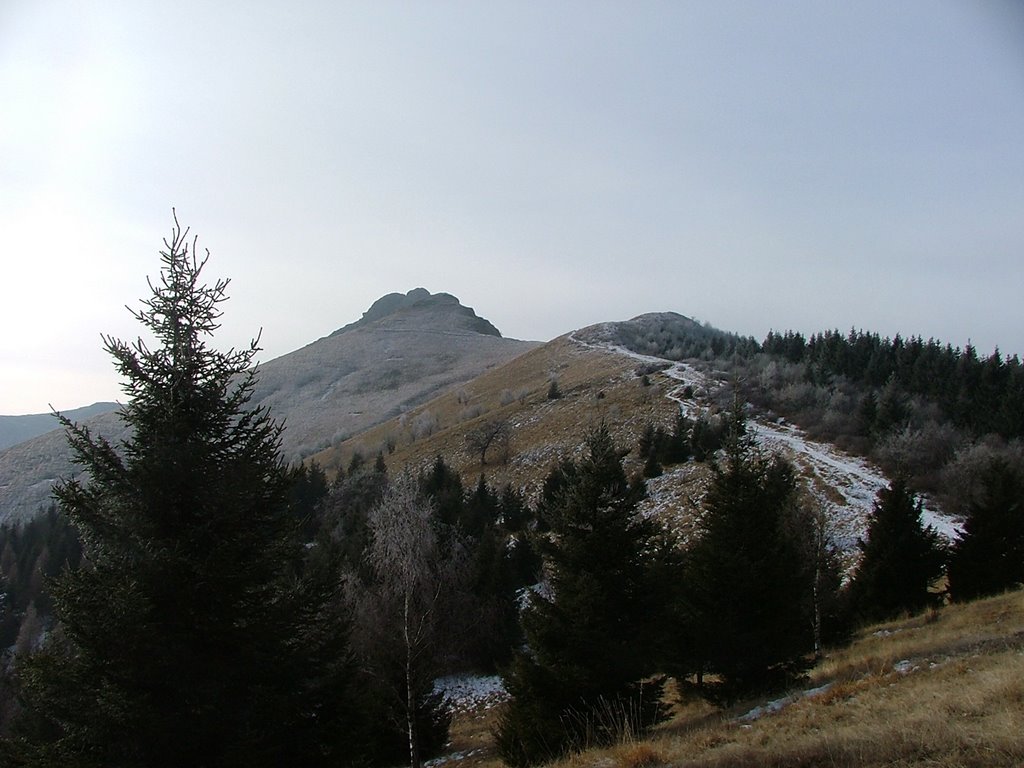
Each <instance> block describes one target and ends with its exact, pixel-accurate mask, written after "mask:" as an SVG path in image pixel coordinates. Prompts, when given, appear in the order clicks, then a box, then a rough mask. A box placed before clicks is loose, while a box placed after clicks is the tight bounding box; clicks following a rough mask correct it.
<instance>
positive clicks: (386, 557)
mask: <svg viewBox="0 0 1024 768" xmlns="http://www.w3.org/2000/svg"><path fill="white" fill-rule="evenodd" d="M441 528H442V526H441V525H440V523H439V521H438V520H437V516H436V514H435V508H434V505H433V504H432V503H431V502H430V501H429V500H428V499H426V498H425V497H424V496H423V495H422V494H421V493H420V489H419V483H418V482H417V480H416V479H415V478H414V477H412V476H411V475H400V476H399V477H398V478H396V479H395V480H394V481H393V482H392V483H391V484H390V486H389V487H388V488H387V490H386V491H385V493H384V496H383V498H382V499H381V501H380V503H378V504H377V505H376V506H375V507H374V508H373V509H372V510H371V511H370V514H369V517H368V533H369V540H368V543H367V546H366V549H365V552H364V555H363V558H364V566H365V567H364V569H363V570H364V573H363V575H362V576H359V575H356V574H352V575H351V576H350V577H349V578H348V582H347V591H348V596H349V601H350V604H351V605H352V606H353V609H354V613H355V627H354V632H353V644H354V648H355V651H356V653H357V656H358V657H359V660H360V662H361V665H362V667H363V670H364V672H365V673H366V675H367V677H368V679H369V680H370V681H371V683H372V685H373V686H374V687H375V688H377V689H378V690H380V691H381V692H382V693H383V695H384V696H385V697H386V700H385V701H384V704H383V712H384V713H385V714H384V716H385V717H388V716H393V713H401V716H400V721H401V726H402V729H403V730H404V732H405V738H406V745H407V748H408V752H407V757H408V762H409V765H410V766H411V768H419V766H420V765H421V763H422V758H423V757H424V755H425V754H426V755H427V756H429V754H430V753H431V752H432V751H433V750H436V749H437V748H438V747H440V746H442V745H443V744H444V742H445V740H446V738H447V734H448V724H449V721H450V719H451V718H450V715H449V714H448V712H447V710H446V705H445V702H444V701H442V700H441V697H440V696H438V695H435V694H434V693H433V682H434V679H435V677H436V676H437V675H438V674H439V673H440V671H441V670H442V668H443V667H442V665H443V661H444V659H445V656H446V653H447V652H448V651H449V650H450V648H451V643H452V630H453V627H452V623H453V616H454V615H456V614H458V613H460V612H459V611H458V610H457V608H458V605H459V602H460V601H461V600H462V598H463V595H464V591H465V590H464V585H463V580H464V578H465V574H466V561H465V555H464V551H463V549H462V546H461V542H460V541H459V540H458V538H457V537H456V536H455V535H454V533H453V532H451V531H444V530H441ZM396 725H397V722H396ZM386 756H387V749H386V748H385V749H384V750H383V752H382V753H381V757H386Z"/></svg>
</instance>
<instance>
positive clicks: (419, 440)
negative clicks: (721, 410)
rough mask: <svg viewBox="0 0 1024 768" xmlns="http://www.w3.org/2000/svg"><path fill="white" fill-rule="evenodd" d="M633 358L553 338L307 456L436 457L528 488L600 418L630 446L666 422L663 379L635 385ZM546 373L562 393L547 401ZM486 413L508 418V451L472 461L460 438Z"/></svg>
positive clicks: (323, 459) (334, 461)
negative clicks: (425, 431)
mask: <svg viewBox="0 0 1024 768" xmlns="http://www.w3.org/2000/svg"><path fill="white" fill-rule="evenodd" d="M636 365H637V364H636V361H634V360H631V359H630V358H628V357H625V356H623V355H620V354H616V353H613V352H604V351H600V350H593V349H587V348H584V347H580V346H578V345H576V344H573V343H572V342H570V341H569V340H568V339H567V338H560V339H556V340H555V341H553V342H550V343H548V344H545V345H544V346H542V347H538V348H537V349H534V350H531V351H529V352H527V353H525V354H523V355H521V356H519V357H517V358H515V359H514V360H512V361H511V362H509V363H507V364H505V365H503V366H500V367H496V368H494V369H492V370H490V371H488V372H486V373H484V374H482V375H481V376H479V377H478V378H476V379H474V380H473V381H472V382H470V383H469V384H465V385H460V386H458V387H454V388H453V390H452V391H450V392H448V393H446V394H444V395H441V396H440V397H437V398H435V399H433V400H431V401H430V402H428V403H425V404H423V405H421V406H418V407H416V408H414V409H411V410H410V411H408V412H407V413H406V414H404V415H403V416H402V417H401V418H396V419H392V420H391V421H388V422H385V423H384V424H381V425H379V426H377V427H375V428H373V429H371V430H368V431H367V432H364V433H362V434H360V435H358V436H357V437H355V438H353V439H351V440H348V441H346V442H344V443H341V444H340V445H338V446H335V447H333V448H330V449H327V450H325V451H323V452H321V453H319V454H317V455H316V456H314V457H313V458H314V459H315V460H316V461H318V462H319V463H320V465H321V466H323V467H324V468H325V469H326V470H327V471H328V474H329V475H330V474H333V473H334V472H336V471H337V468H338V467H344V466H346V465H347V463H348V462H349V461H350V459H351V457H352V455H353V454H354V453H356V452H360V453H362V454H363V455H364V456H367V457H372V456H374V455H376V453H378V452H379V451H383V453H384V455H385V460H386V461H387V464H388V468H389V470H391V471H396V470H398V471H400V470H401V469H402V468H404V467H414V468H420V467H423V466H425V465H427V464H429V463H430V462H432V461H433V460H434V459H435V458H436V457H437V456H443V457H444V459H445V461H446V462H447V463H448V464H449V465H450V466H452V467H453V468H454V469H455V470H456V471H458V472H459V473H460V474H461V475H462V476H463V479H464V480H466V481H468V482H474V481H475V478H476V477H477V476H478V475H479V474H481V473H483V474H484V475H486V477H487V479H488V482H490V483H491V485H492V486H497V487H500V486H502V485H504V484H505V483H512V485H513V486H514V487H517V488H525V489H535V488H537V487H538V486H539V485H540V483H541V482H542V481H543V479H544V477H545V476H546V474H547V472H548V471H549V470H550V468H551V467H552V466H553V465H554V464H555V463H557V461H558V460H559V459H561V458H563V457H565V456H572V455H574V454H577V453H578V452H579V450H580V447H581V446H582V443H583V435H584V431H585V429H586V428H587V427H590V426H594V425H596V424H598V423H600V422H601V421H604V422H605V423H607V424H608V426H609V429H610V430H611V432H612V436H613V437H614V438H615V439H616V441H617V442H618V443H619V444H620V445H621V446H622V447H624V448H628V447H633V446H635V444H636V441H637V438H638V437H639V435H640V432H641V430H642V429H643V427H644V425H645V424H647V423H648V422H651V423H655V424H662V425H664V426H666V427H667V428H671V425H672V419H673V416H674V408H675V406H674V405H673V404H672V402H671V401H670V400H669V399H668V398H667V397H665V392H666V389H667V387H668V386H669V385H670V384H671V383H672V382H670V381H669V380H668V379H667V377H664V376H658V375H654V376H650V377H649V378H650V381H651V385H650V386H643V385H642V384H641V380H640V377H639V376H637V375H636V371H635V368H636ZM552 378H555V379H557V381H558V388H559V390H560V392H561V394H562V396H561V397H560V398H558V399H554V400H549V399H548V396H547V395H548V389H549V387H550V383H551V380H552ZM510 393H511V395H513V396H511V397H510ZM425 413H429V414H430V415H431V417H432V419H433V421H435V422H436V428H435V429H434V431H433V433H432V434H430V435H419V436H417V435H416V434H415V433H414V430H413V428H412V427H413V425H414V424H415V423H416V422H417V419H420V417H421V415H422V414H425ZM492 419H507V420H508V421H509V423H510V424H511V425H512V436H511V445H510V451H509V456H508V460H507V461H503V460H501V459H500V458H499V456H498V452H497V451H495V452H494V455H493V457H492V455H491V454H488V462H487V464H486V465H484V466H481V464H480V459H479V455H478V454H476V453H475V452H473V451H471V450H469V449H468V448H467V445H466V435H467V434H468V433H469V432H470V431H471V430H472V429H473V428H474V427H476V426H479V425H480V424H482V423H484V422H487V421H489V420H492ZM391 446H393V450H392V449H391ZM628 468H629V469H631V470H632V469H639V465H637V466H635V467H628Z"/></svg>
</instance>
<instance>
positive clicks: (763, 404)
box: [601, 315, 1024, 515]
mask: <svg viewBox="0 0 1024 768" xmlns="http://www.w3.org/2000/svg"><path fill="white" fill-rule="evenodd" d="M601 333H603V334H604V336H603V337H602V340H605V341H612V342H614V343H618V344H622V345H624V346H626V347H627V348H629V349H631V350H633V351H635V352H639V353H642V354H650V355H655V356H659V357H663V358H665V359H671V360H679V359H689V360H694V361H696V362H697V364H703V365H706V366H711V367H713V368H714V370H715V371H717V372H718V373H720V374H725V375H726V376H727V377H728V379H729V381H730V384H729V386H728V387H727V390H728V391H727V392H725V393H724V399H725V400H726V402H724V403H723V404H722V405H723V407H728V402H727V401H728V400H730V399H731V398H732V397H734V396H735V394H736V392H737V391H738V392H739V393H741V395H742V397H743V398H744V399H746V400H748V401H749V402H751V403H754V404H755V405H757V406H758V407H760V408H762V409H765V410H768V411H771V412H774V413H776V414H778V415H781V416H785V417H786V418H788V419H790V420H791V421H793V422H795V423H797V424H799V425H800V426H801V427H802V428H803V429H804V430H806V431H807V432H808V433H809V434H810V435H811V436H812V437H814V438H817V439H822V440H828V441H830V442H833V443H835V444H837V445H839V446H840V447H842V448H844V449H846V450H849V451H852V452H854V453H858V454H861V455H864V456H868V457H870V458H871V459H873V460H874V461H876V462H877V463H878V464H879V465H880V466H882V467H883V468H884V469H885V470H886V471H887V472H889V473H890V474H893V475H895V474H903V475H906V476H907V478H908V480H909V482H910V483H911V485H913V487H915V488H917V489H919V490H921V491H924V492H927V493H929V494H932V495H933V496H934V497H936V498H937V499H938V501H939V502H940V503H941V504H942V506H943V508H944V509H945V510H946V511H947V512H949V513H951V514H959V515H964V514H966V513H967V511H968V509H969V508H970V506H971V504H973V503H975V502H977V501H979V500H980V498H981V495H982V494H983V493H984V492H985V489H984V484H983V483H982V482H981V481H980V478H982V477H983V476H985V473H986V470H987V468H988V467H989V466H991V465H992V464H993V462H1003V463H1007V464H1010V465H1012V466H1014V467H1016V468H1017V469H1018V470H1021V471H1024V367H1022V365H1021V362H1020V360H1019V358H1018V357H1017V356H1016V355H1013V356H1010V357H1004V356H1003V355H1001V354H1000V353H999V351H998V350H996V351H994V352H993V353H992V354H991V355H988V356H979V354H978V352H977V350H975V349H974V347H972V346H970V345H968V346H967V347H966V348H965V349H959V348H956V347H953V346H952V345H950V344H943V343H941V342H939V341H936V340H934V339H929V340H927V341H925V340H923V339H922V338H921V337H917V336H915V337H911V338H909V339H904V338H903V337H901V336H896V337H895V338H892V339H889V338H883V337H881V336H879V334H877V333H869V332H864V331H853V330H851V331H850V332H849V333H848V334H842V333H840V332H838V331H826V332H822V333H817V334H814V335H812V336H811V337H810V338H807V337H805V336H804V335H803V334H801V333H797V332H793V331H785V332H775V331H772V332H770V333H769V334H768V336H767V337H766V338H765V340H764V342H763V343H760V344H759V343H757V342H756V341H754V340H753V339H749V338H743V337H739V336H736V335H735V334H728V333H725V332H722V331H718V330H716V329H713V328H710V327H708V326H705V325H700V324H698V323H694V322H693V321H690V320H687V319H686V318H681V317H679V316H676V315H645V316H643V317H640V318H637V319H636V320H632V321H629V322H627V323H616V324H614V325H612V326H609V327H607V328H604V329H603V330H602V331H601Z"/></svg>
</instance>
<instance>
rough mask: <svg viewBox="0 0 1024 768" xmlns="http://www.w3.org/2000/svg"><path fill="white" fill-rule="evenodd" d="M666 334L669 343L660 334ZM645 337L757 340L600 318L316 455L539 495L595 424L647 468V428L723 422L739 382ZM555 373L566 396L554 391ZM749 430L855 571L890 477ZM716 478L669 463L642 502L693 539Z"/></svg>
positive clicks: (822, 450) (765, 418)
mask: <svg viewBox="0 0 1024 768" xmlns="http://www.w3.org/2000/svg"><path fill="white" fill-rule="evenodd" d="M662 334H663V340H664V341H665V342H666V343H664V344H663V343H661V341H659V338H658V337H659V336H660V335H662ZM645 339H647V340H650V345H651V346H654V347H655V348H656V349H657V351H658V352H660V353H661V354H662V355H666V354H672V356H675V355H676V353H677V351H678V350H679V349H682V348H683V347H686V346H688V345H690V344H691V343H692V345H693V346H692V349H693V350H694V351H695V353H696V354H697V355H698V360H699V357H700V355H702V354H703V352H702V350H705V349H711V348H712V346H715V347H717V346H719V345H722V344H724V345H725V346H726V348H731V345H736V344H743V343H746V342H745V340H743V339H742V338H740V337H737V336H734V335H731V334H727V333H724V332H721V331H716V330H714V329H709V328H707V327H705V326H702V325H700V324H697V323H694V322H693V321H692V320H689V319H687V318H684V317H683V316H682V315H676V314H674V313H655V314H650V315H642V316H640V317H637V318H633V319H632V320H628V321H623V322H618V323H615V322H612V323H600V324H598V325H594V326H589V327H587V328H583V329H580V330H578V331H575V332H573V333H571V334H567V335H565V336H561V337H559V338H557V339H555V340H553V341H551V342H548V343H547V344H544V345H542V346H540V347H537V348H536V349H533V350H531V351H529V352H527V353H526V354H523V355H520V356H519V357H516V358H515V359H513V360H511V361H509V362H508V363H506V364H505V365H503V366H501V367H498V368H495V369H493V370H490V371H487V372H485V373H484V374H482V375H481V376H479V377H478V378H476V379H473V380H472V381H469V382H467V383H465V384H464V385H462V386H461V387H459V388H457V389H455V390H449V391H447V392H445V393H443V394H440V395H438V396H437V397H436V398H434V399H432V400H430V401H428V402H425V403H423V404H422V405H420V406H418V407H416V408H414V409H412V410H410V411H408V412H406V413H404V414H402V416H401V417H397V418H392V419H390V420H386V421H381V422H380V423H378V424H377V425H376V426H374V427H373V428H371V429H369V430H367V431H365V432H363V433H361V434H358V435H355V436H353V437H351V438H350V439H348V440H345V441H343V442H339V443H338V444H336V445H333V446H332V447H330V448H328V449H326V450H324V451H322V452H320V453H318V454H316V455H315V456H314V459H315V460H316V461H317V462H318V463H319V464H321V466H323V467H324V468H325V469H326V470H327V471H328V473H329V474H332V473H335V472H337V471H338V470H339V469H341V470H343V469H344V468H345V467H347V466H348V464H349V463H350V462H351V460H352V457H353V456H354V455H355V454H360V455H362V456H363V457H364V458H366V459H372V457H374V456H376V455H377V454H378V453H382V454H383V455H384V459H385V462H386V463H387V465H388V468H389V470H391V471H395V472H398V471H401V470H402V469H403V468H406V467H410V468H413V469H414V470H422V469H425V468H427V467H429V466H430V465H431V464H432V463H433V462H434V460H435V459H436V457H438V456H441V457H443V458H444V460H445V462H446V463H447V464H448V465H449V466H450V467H452V468H453V469H455V470H456V471H457V472H459V473H460V475H461V476H462V479H463V483H464V484H465V485H466V487H473V485H475V483H476V481H477V478H478V477H480V476H481V475H483V476H485V477H486V479H487V480H488V482H489V483H490V484H491V485H492V486H497V487H501V486H503V485H504V484H506V483H508V484H511V485H512V486H513V487H515V488H517V489H521V490H524V491H525V492H526V495H527V497H528V498H530V499H533V500H535V499H536V498H537V496H538V495H539V492H540V489H541V486H542V483H543V481H544V478H545V477H546V476H547V474H548V473H549V472H550V470H551V469H552V468H553V467H554V466H555V465H556V464H557V463H558V462H559V461H560V460H561V459H563V458H567V457H577V456H578V455H579V453H580V451H581V450H582V446H583V439H584V435H585V431H586V429H587V428H588V427H593V426H596V425H597V424H599V423H602V422H603V423H604V424H605V425H606V426H607V427H608V429H609V431H610V432H611V434H612V436H613V437H614V439H615V440H616V442H617V443H618V444H619V446H620V448H621V449H622V450H624V451H628V453H627V455H626V457H625V466H626V469H627V472H630V473H635V474H639V473H640V472H642V470H643V459H642V458H641V456H640V454H639V450H638V447H637V444H638V440H639V438H640V436H641V434H642V433H643V431H644V429H645V427H646V426H647V425H648V424H651V425H654V426H660V427H662V428H663V429H666V430H671V429H672V426H673V422H674V419H675V415H676V413H678V412H679V410H680V408H682V410H683V412H684V413H685V414H686V415H687V416H688V417H689V418H691V419H697V418H705V419H709V420H712V421H713V420H715V419H717V418H719V414H720V413H721V411H722V410H723V409H727V408H729V407H731V406H732V404H733V398H734V396H735V389H734V387H733V385H732V383H731V382H730V381H729V380H727V377H725V376H724V375H722V374H720V373H718V372H716V371H714V369H713V367H706V366H701V365H700V364H699V362H698V361H694V360H690V361H671V360H667V359H665V357H663V356H659V355H648V354H643V353H640V352H635V351H632V350H630V349H628V348H627V346H626V343H624V342H628V343H629V345H631V346H638V347H641V348H647V344H646V343H644V340H645ZM680 345H682V346H680ZM552 381H554V382H556V384H557V386H556V388H557V392H558V394H559V395H560V396H559V397H555V398H553V397H550V396H549V394H550V392H551V383H552ZM496 422H504V423H506V424H507V425H508V430H509V435H510V437H509V442H508V448H507V451H506V450H504V448H501V449H500V450H496V451H494V452H493V453H492V455H491V456H490V457H488V460H487V463H486V464H481V462H480V453H479V450H477V449H476V448H474V447H472V445H471V440H468V439H467V438H468V437H470V436H472V435H473V433H474V432H475V431H476V430H479V429H481V428H484V427H486V426H487V425H489V424H494V423H496ZM748 428H749V430H750V432H751V434H752V435H753V436H754V438H755V439H756V441H757V442H758V443H759V444H760V445H761V446H762V447H763V448H764V449H765V450H769V451H778V452H779V453H781V454H783V455H785V456H787V457H788V458H789V459H790V460H792V462H793V464H794V466H795V467H796V469H797V472H798V473H799V475H800V476H801V478H802V480H803V482H804V484H805V487H806V490H807V492H808V493H810V494H811V495H813V496H814V497H815V498H816V499H817V501H818V503H820V504H821V505H823V506H824V507H826V508H827V509H828V510H829V516H830V522H829V527H830V532H831V535H832V537H833V539H834V543H835V545H836V546H837V548H838V549H839V551H840V553H841V555H842V559H843V561H844V563H845V565H846V566H847V567H850V566H851V565H852V564H853V563H854V561H855V559H856V557H857V553H858V550H857V540H858V538H859V537H861V536H863V535H864V532H865V530H866V521H867V517H868V515H869V513H870V511H871V509H872V506H873V502H874V500H875V494H876V493H877V492H878V490H879V489H881V488H883V487H885V486H886V485H887V484H888V478H887V477H886V475H885V473H884V472H883V471H882V470H881V469H879V468H878V467H877V466H875V465H873V464H872V463H871V462H870V461H867V460H865V459H863V458H860V457H857V456H853V455H851V454H848V453H846V452H844V451H842V450H840V449H839V448H837V447H836V446H834V445H832V444H830V443H828V442H824V441H815V440H812V439H810V438H809V437H808V436H807V435H806V434H805V433H804V432H803V431H801V430H800V429H799V428H797V427H796V426H794V425H792V424H788V423H780V422H779V421H778V420H777V419H776V418H775V417H773V416H771V415H770V414H758V413H751V419H750V422H749V425H748ZM710 476H711V473H710V469H709V467H708V465H707V464H706V463H702V462H695V461H690V462H687V463H685V464H680V465H677V466H672V467H667V468H666V469H665V472H664V473H663V474H662V475H661V476H659V477H656V478H653V479H651V480H649V481H648V498H647V499H646V500H645V501H644V502H643V507H644V509H645V511H647V512H648V513H649V514H652V515H656V516H658V517H660V518H662V519H663V521H664V522H665V523H666V524H668V525H669V526H670V527H672V528H673V529H675V530H676V532H677V533H678V534H679V535H680V536H682V537H683V538H684V539H685V538H686V537H688V536H689V535H690V534H691V533H692V531H693V526H694V522H695V520H696V518H697V516H698V515H699V512H700V509H701V503H702V501H703V497H704V493H705V491H706V488H707V485H708V483H709V481H710ZM925 520H926V522H927V523H928V524H930V525H933V526H935V527H936V528H938V529H939V531H940V532H941V533H942V534H943V535H944V536H945V537H946V538H947V539H949V538H952V537H953V536H954V535H955V532H956V530H957V520H955V519H952V518H950V517H949V516H947V515H944V514H942V513H941V512H940V511H939V510H938V509H937V508H936V507H935V505H934V504H933V503H931V502H929V503H928V504H926V509H925Z"/></svg>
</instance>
